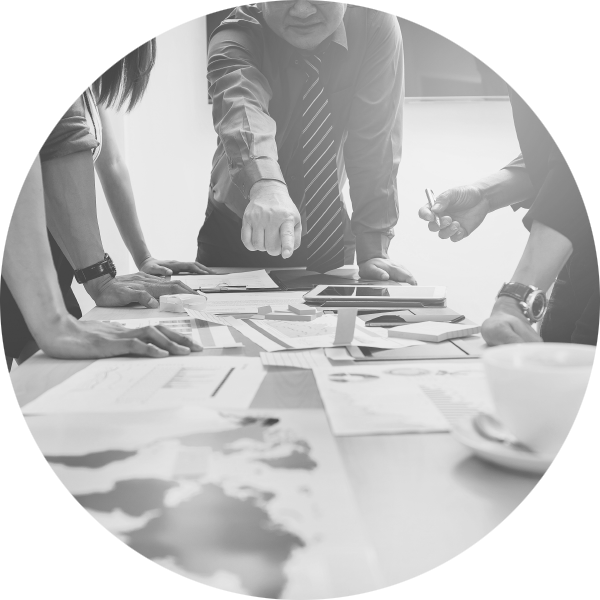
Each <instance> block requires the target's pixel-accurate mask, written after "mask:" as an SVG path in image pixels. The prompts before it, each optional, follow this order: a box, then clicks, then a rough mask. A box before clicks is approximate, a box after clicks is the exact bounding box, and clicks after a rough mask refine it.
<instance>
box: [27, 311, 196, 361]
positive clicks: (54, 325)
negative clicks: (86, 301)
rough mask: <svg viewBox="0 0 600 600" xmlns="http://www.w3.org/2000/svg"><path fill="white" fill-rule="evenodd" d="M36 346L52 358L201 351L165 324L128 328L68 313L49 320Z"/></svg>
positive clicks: (184, 353) (152, 354)
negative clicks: (88, 319) (82, 318)
mask: <svg viewBox="0 0 600 600" xmlns="http://www.w3.org/2000/svg"><path fill="white" fill-rule="evenodd" d="M36 341H37V342H38V345H39V347H40V348H41V349H42V350H43V351H44V352H45V353H46V354H47V355H48V356H51V357H53V358H63V359H86V358H88V359H89V358H110V357H111V356H124V355H131V356H145V357H147V358H163V357H165V356H169V354H173V355H177V356H182V355H186V354H189V353H190V352H198V351H200V350H202V347H201V346H198V344H196V343H195V342H193V341H192V340H190V339H189V338H187V337H185V336H183V335H181V334H179V333H176V332H175V331H172V330H170V329H168V328H167V327H162V326H160V325H159V326H157V327H142V328H140V329H127V328H125V327H123V326H121V325H118V324H116V323H102V322H101V321H77V320H76V319H74V318H73V317H71V316H70V315H67V316H65V317H62V318H60V319H57V320H54V321H52V320H51V321H50V323H49V325H48V327H47V328H45V330H44V334H43V337H42V338H41V339H38V340H36Z"/></svg>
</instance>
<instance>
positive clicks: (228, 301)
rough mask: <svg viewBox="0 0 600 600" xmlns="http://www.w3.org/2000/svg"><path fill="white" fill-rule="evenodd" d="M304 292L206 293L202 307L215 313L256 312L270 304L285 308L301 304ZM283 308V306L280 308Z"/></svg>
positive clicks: (205, 310)
mask: <svg viewBox="0 0 600 600" xmlns="http://www.w3.org/2000/svg"><path fill="white" fill-rule="evenodd" d="M304 294H305V292H281V291H280V292H254V293H253V292H235V293H231V292H230V293H227V292H223V293H218V294H208V302H207V303H206V306H205V307H204V308H203V309H202V310H203V311H204V312H209V313H215V314H230V315H231V314H238V313H246V312H252V313H256V312H257V309H258V308H259V307H260V306H266V305H271V306H275V307H277V308H278V310H279V307H285V308H287V305H288V304H301V303H302V297H303V295H304ZM282 310H283V308H282Z"/></svg>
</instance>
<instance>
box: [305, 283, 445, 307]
mask: <svg viewBox="0 0 600 600" xmlns="http://www.w3.org/2000/svg"><path fill="white" fill-rule="evenodd" d="M304 301H305V302H306V303H307V304H313V305H314V304H317V305H319V306H363V307H372V306H373V307H375V306H377V307H385V308H387V307H394V306H395V307H411V306H414V307H419V306H421V307H422V306H445V305H446V288H445V287H443V286H416V285H398V286H386V285H383V284H382V285H362V286H358V285H318V286H317V287H316V288H315V289H313V290H311V291H310V292H308V293H307V294H304Z"/></svg>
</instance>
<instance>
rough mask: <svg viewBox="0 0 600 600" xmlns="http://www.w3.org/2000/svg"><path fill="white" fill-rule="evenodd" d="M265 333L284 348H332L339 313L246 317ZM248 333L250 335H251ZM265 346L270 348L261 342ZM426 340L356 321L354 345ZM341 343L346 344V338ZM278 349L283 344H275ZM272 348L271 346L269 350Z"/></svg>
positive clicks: (386, 345)
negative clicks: (394, 335) (283, 318)
mask: <svg viewBox="0 0 600 600" xmlns="http://www.w3.org/2000/svg"><path fill="white" fill-rule="evenodd" d="M246 323H247V324H248V326H249V327H251V328H252V329H254V331H256V332H257V333H258V334H259V335H261V336H262V337H267V338H271V340H270V341H271V342H272V341H273V339H275V340H276V342H277V344H279V345H280V346H281V347H283V348H284V349H288V350H289V349H296V350H300V349H308V348H329V347H333V346H335V345H336V344H335V332H336V327H337V315H329V314H325V315H322V316H320V317H318V318H317V319H315V320H314V321H267V320H265V321H246ZM248 337H249V336H248ZM258 339H259V338H257V339H256V340H254V341H256V343H257V344H260V345H261V346H262V347H263V348H265V350H267V348H266V347H265V346H264V345H263V344H262V343H261V342H260V341H257V340H258ZM420 344H423V342H418V341H415V340H401V339H390V338H388V337H387V332H386V330H385V329H383V328H382V327H371V328H367V327H365V326H364V325H363V324H362V322H360V321H358V320H357V321H356V328H355V330H354V339H353V340H352V344H351V345H354V346H368V347H370V348H386V349H387V348H407V347H408V346H415V345H420ZM342 345H347V342H345V343H344V344H342ZM273 349H274V350H279V349H280V348H273ZM268 351H271V350H268Z"/></svg>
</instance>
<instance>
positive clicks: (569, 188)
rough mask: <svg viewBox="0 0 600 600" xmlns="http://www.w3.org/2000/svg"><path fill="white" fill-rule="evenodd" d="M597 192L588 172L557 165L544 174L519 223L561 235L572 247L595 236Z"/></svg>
mask: <svg viewBox="0 0 600 600" xmlns="http://www.w3.org/2000/svg"><path fill="white" fill-rule="evenodd" d="M598 192H599V190H597V189H596V183H595V180H594V178H593V176H592V175H591V174H590V173H589V172H588V171H586V170H585V169H583V168H582V167H579V166H577V165H573V164H566V163H561V164H557V165H555V166H554V167H552V169H551V170H550V172H549V173H548V175H547V177H546V179H545V180H544V183H543V185H542V187H541V189H540V191H539V193H538V195H537V198H536V199H535V202H534V203H533V206H532V207H531V209H530V210H529V211H528V213H527V215H526V216H525V218H524V219H523V223H524V224H525V227H527V229H531V226H532V224H533V222H534V221H538V222H540V223H542V224H543V225H546V226H547V227H550V228H551V229H554V230H555V231H558V232H559V233H562V234H563V235H564V236H565V237H566V238H567V239H569V240H570V242H571V243H572V244H573V247H576V246H578V245H579V244H580V243H582V242H583V241H584V240H586V239H587V238H588V236H589V235H597V233H594V230H595V229H596V228H597V222H598V221H597V219H598V217H599V216H600V198H598V197H597V196H598Z"/></svg>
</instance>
